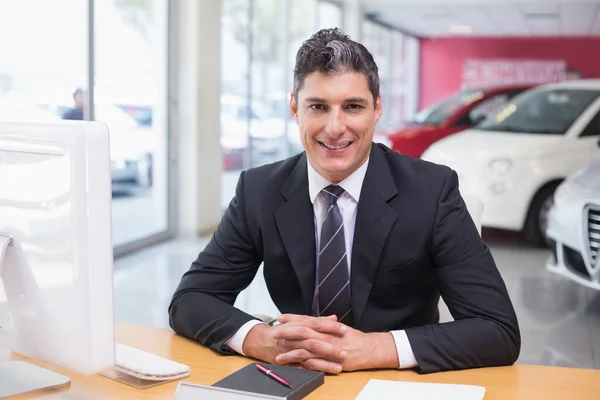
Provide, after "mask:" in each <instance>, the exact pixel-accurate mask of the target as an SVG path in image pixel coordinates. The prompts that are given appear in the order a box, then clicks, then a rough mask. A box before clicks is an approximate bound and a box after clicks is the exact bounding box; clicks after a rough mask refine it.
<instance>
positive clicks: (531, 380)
mask: <svg viewBox="0 0 600 400" xmlns="http://www.w3.org/2000/svg"><path fill="white" fill-rule="evenodd" d="M116 333H117V340H118V341H119V342H121V343H124V344H128V345H131V346H135V347H137V348H140V349H142V350H147V351H151V352H153V353H155V354H158V355H160V356H163V357H168V358H171V359H173V360H176V361H179V362H182V363H185V364H187V365H189V366H190V367H191V368H192V375H191V377H189V378H187V379H186V381H189V382H193V383H199V384H204V385H211V384H213V383H214V382H216V381H218V380H219V379H221V378H223V377H225V376H227V375H228V374H230V373H232V372H234V371H236V370H238V369H240V368H242V367H243V366H245V365H246V364H248V363H250V362H251V360H249V359H246V358H243V357H237V356H220V355H218V354H216V353H214V352H212V351H211V350H208V349H206V348H204V347H202V346H200V345H198V344H196V343H194V342H192V341H189V340H187V339H184V338H182V337H180V336H177V335H175V334H173V333H172V332H171V331H170V330H166V329H157V328H149V327H142V326H135V325H118V326H117V331H116ZM8 359H25V360H27V359H26V358H24V357H21V356H20V355H17V354H15V353H10V352H8V351H7V350H5V349H0V362H3V361H6V360H8ZM36 364H38V365H41V366H43V367H45V368H48V369H51V370H54V371H57V372H59V373H62V374H64V375H67V376H70V377H71V379H72V382H71V386H70V387H69V388H65V389H63V390H57V391H51V392H48V393H44V394H41V395H40V394H38V395H36V396H25V397H20V398H33V397H35V398H44V399H130V398H140V399H172V398H173V396H174V393H175V390H176V388H177V384H178V382H171V383H167V384H163V385H160V386H157V387H153V388H150V389H146V390H137V389H134V388H131V387H129V386H126V385H124V384H121V383H118V382H115V381H112V380H110V379H108V378H105V377H102V376H99V375H94V376H91V377H83V376H78V375H76V374H73V373H70V372H69V371H65V370H61V369H60V368H55V367H53V366H51V365H49V364H47V363H38V362H36ZM370 378H378V379H389V380H403V381H415V382H439V383H461V384H471V385H481V386H485V387H486V388H487V390H486V395H485V399H486V400H495V399H502V400H510V399H526V400H532V399H544V400H549V399H561V400H563V399H578V400H579V399H599V398H600V370H584V369H571V368H558V367H541V366H532V365H514V366H510V367H499V368H482V369H476V370H475V369H474V370H465V371H452V372H441V373H435V374H428V375H419V374H417V373H415V372H413V371H378V372H352V373H343V374H341V375H339V376H327V377H326V378H325V385H323V386H321V387H320V388H319V389H318V390H317V391H315V392H313V393H312V394H311V395H310V396H309V397H307V399H310V400H318V399H354V398H355V397H356V395H357V394H358V393H359V392H360V390H361V389H362V388H363V387H364V385H366V383H367V382H368V380H369V379H370Z"/></svg>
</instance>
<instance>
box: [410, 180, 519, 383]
mask: <svg viewBox="0 0 600 400" xmlns="http://www.w3.org/2000/svg"><path fill="white" fill-rule="evenodd" d="M429 252H430V257H431V258H432V261H433V263H434V267H435V271H436V276H437V279H438V285H439V289H440V294H441V296H442V298H443V299H444V301H445V302H446V304H447V305H448V309H449V310H450V312H451V314H452V316H453V317H454V320H455V321H453V322H448V323H443V324H435V325H426V326H421V327H414V328H409V329H407V330H406V334H407V336H408V339H409V341H410V343H411V346H412V349H413V351H414V354H415V358H416V360H417V362H418V371H419V372H421V373H429V372H437V371H443V370H453V369H466V368H476V367H487V366H501V365H510V364H513V363H514V362H515V361H516V360H517V358H518V356H519V352H520V348H521V337H520V332H519V325H518V321H517V316H516V314H515V311H514V308H513V305H512V303H511V300H510V298H509V296H508V292H507V290H506V286H505V284H504V281H503V279H502V277H501V276H500V273H499V271H498V269H497V267H496V264H495V262H494V259H493V258H492V254H491V253H490V250H489V249H488V247H487V246H486V245H485V244H484V243H483V240H482V239H481V237H480V236H479V233H478V231H477V228H476V226H475V224H474V223H473V220H472V219H471V217H470V215H469V213H468V211H467V208H466V205H465V203H464V201H463V199H462V197H461V195H460V193H459V190H458V177H457V175H456V173H455V172H454V171H451V172H450V173H449V175H448V176H447V178H446V180H445V182H444V185H443V188H442V190H441V192H440V196H439V200H438V204H437V212H436V217H435V222H434V227H433V233H432V237H431V243H430V248H429Z"/></svg>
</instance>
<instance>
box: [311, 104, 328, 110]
mask: <svg viewBox="0 0 600 400" xmlns="http://www.w3.org/2000/svg"><path fill="white" fill-rule="evenodd" d="M310 109H311V110H315V111H322V110H324V109H325V105H323V104H311V105H310Z"/></svg>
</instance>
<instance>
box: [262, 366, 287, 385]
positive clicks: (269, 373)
mask: <svg viewBox="0 0 600 400" xmlns="http://www.w3.org/2000/svg"><path fill="white" fill-rule="evenodd" d="M256 368H258V370H259V371H260V372H262V373H263V374H265V375H267V376H268V377H269V378H271V379H273V380H275V381H277V382H279V383H281V384H282V385H283V386H287V387H289V388H291V387H292V384H291V383H289V382H288V381H286V380H285V379H283V378H282V377H280V376H279V375H277V374H276V373H275V372H273V371H271V370H270V369H268V368H267V367H265V366H264V365H260V364H256Z"/></svg>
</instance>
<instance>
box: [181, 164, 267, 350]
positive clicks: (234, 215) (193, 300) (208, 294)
mask: <svg viewBox="0 0 600 400" xmlns="http://www.w3.org/2000/svg"><path fill="white" fill-rule="evenodd" d="M244 177H245V173H244V172H242V174H241V175H240V179H239V181H238V184H237V188H236V194H235V197H234V198H233V200H232V201H231V203H230V204H229V207H228V208H227V210H226V211H225V213H224V215H223V217H222V219H221V222H220V223H219V226H218V228H217V230H216V232H215V234H214V235H213V237H212V239H211V240H210V242H209V243H208V245H207V246H206V248H205V249H204V250H203V251H202V252H201V253H200V254H199V255H198V258H197V259H196V260H195V261H194V262H193V263H192V266H191V267H190V269H189V270H188V271H187V272H186V273H185V274H184V275H183V277H182V278H181V282H180V283H179V286H178V287H177V289H176V290H175V293H174V295H173V298H172V299H171V304H170V305H169V324H170V325H171V328H173V330H174V331H175V332H177V333H178V334H180V335H182V336H185V337H188V338H190V339H193V340H196V341H198V342H200V343H202V344H203V345H205V346H209V347H210V348H211V349H213V350H215V351H217V352H219V353H224V354H235V352H234V351H232V349H230V348H229V347H228V346H227V345H226V344H225V343H226V342H227V340H229V339H230V338H231V337H232V336H233V335H234V334H235V333H236V332H237V331H238V329H240V328H241V327H242V326H243V325H244V324H245V323H247V322H248V321H250V320H252V319H253V318H254V317H252V316H251V315H249V314H246V313H245V312H243V311H241V310H238V309H237V308H235V307H234V306H233V305H234V303H235V300H236V298H237V296H238V295H239V293H240V292H241V291H242V290H244V289H245V288H246V287H248V285H250V283H251V282H252V280H253V279H254V276H255V275H256V272H257V270H258V267H259V265H260V263H261V262H262V260H261V258H260V257H261V256H260V255H259V253H258V252H257V251H256V248H255V247H254V245H253V243H252V240H251V238H250V234H249V231H248V227H247V221H246V218H245V212H246V210H245V204H244Z"/></svg>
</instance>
